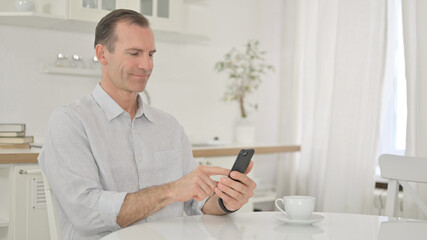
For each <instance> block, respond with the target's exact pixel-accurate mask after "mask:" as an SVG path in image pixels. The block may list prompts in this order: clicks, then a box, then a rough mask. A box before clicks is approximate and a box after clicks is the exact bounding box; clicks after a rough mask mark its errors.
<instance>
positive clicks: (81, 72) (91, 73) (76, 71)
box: [41, 65, 101, 77]
mask: <svg viewBox="0 0 427 240" xmlns="http://www.w3.org/2000/svg"><path fill="white" fill-rule="evenodd" d="M41 72H44V73H48V74H61V75H74V76H87V77H101V70H100V69H89V68H66V67H55V66H46V65H43V66H42V69H41Z"/></svg>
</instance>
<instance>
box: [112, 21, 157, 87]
mask: <svg viewBox="0 0 427 240" xmlns="http://www.w3.org/2000/svg"><path fill="white" fill-rule="evenodd" d="M115 34H116V36H117V40H116V42H115V43H114V45H115V49H114V51H113V53H111V52H109V51H108V50H107V51H106V54H105V57H106V60H107V64H106V65H105V68H106V74H107V76H108V78H109V79H110V81H111V83H112V84H113V85H114V87H115V88H116V90H125V91H127V92H142V91H144V89H145V87H146V85H147V81H148V78H149V77H150V75H151V71H152V70H153V54H154V53H155V51H156V47H155V44H154V34H153V31H152V30H151V29H150V28H142V27H140V26H138V25H135V24H131V25H130V24H129V23H127V22H119V23H118V24H117V26H116V29H115Z"/></svg>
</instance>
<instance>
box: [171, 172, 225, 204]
mask: <svg viewBox="0 0 427 240" xmlns="http://www.w3.org/2000/svg"><path fill="white" fill-rule="evenodd" d="M229 172H230V170H228V169H225V168H221V167H208V166H198V167H197V168H196V169H194V171H192V172H190V173H189V174H187V175H186V176H184V177H182V178H180V179H178V180H177V181H175V182H172V183H171V189H172V190H173V191H174V193H175V194H174V196H175V198H176V199H175V200H176V201H180V202H185V201H188V200H190V199H191V198H193V199H194V200H197V201H201V200H203V199H205V198H206V197H209V196H211V195H212V194H213V193H214V190H215V188H216V187H217V184H218V182H216V181H214V180H212V179H211V178H210V176H214V175H225V176H227V175H228V173H229Z"/></svg>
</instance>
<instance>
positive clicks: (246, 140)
mask: <svg viewBox="0 0 427 240" xmlns="http://www.w3.org/2000/svg"><path fill="white" fill-rule="evenodd" d="M254 142H255V125H254V123H253V122H252V121H251V120H249V119H247V118H240V119H238V120H237V121H236V122H235V124H234V143H236V144H253V143H254Z"/></svg>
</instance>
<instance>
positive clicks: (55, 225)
mask: <svg viewBox="0 0 427 240" xmlns="http://www.w3.org/2000/svg"><path fill="white" fill-rule="evenodd" d="M41 173H42V176H43V182H44V191H45V195H46V208H47V219H48V221H49V234H50V240H59V239H61V237H60V235H59V234H60V233H61V229H60V225H59V222H58V217H57V216H58V214H57V212H56V208H55V207H54V205H53V204H54V203H53V197H54V195H53V194H52V189H51V188H50V186H49V184H48V183H47V179H46V176H45V175H44V173H43V171H42V172H41Z"/></svg>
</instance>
